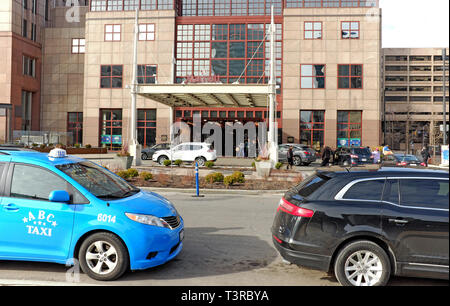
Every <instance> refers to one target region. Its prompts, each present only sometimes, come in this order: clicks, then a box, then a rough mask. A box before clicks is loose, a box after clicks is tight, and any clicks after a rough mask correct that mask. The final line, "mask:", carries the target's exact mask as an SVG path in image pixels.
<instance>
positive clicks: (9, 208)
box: [2, 204, 19, 211]
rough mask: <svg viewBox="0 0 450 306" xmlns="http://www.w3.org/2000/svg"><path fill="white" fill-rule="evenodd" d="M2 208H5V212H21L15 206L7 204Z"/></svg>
mask: <svg viewBox="0 0 450 306" xmlns="http://www.w3.org/2000/svg"><path fill="white" fill-rule="evenodd" d="M2 206H3V210H6V211H18V210H19V207H17V206H16V205H14V204H5V205H2Z"/></svg>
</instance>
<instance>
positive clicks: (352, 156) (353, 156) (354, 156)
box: [350, 154, 359, 159]
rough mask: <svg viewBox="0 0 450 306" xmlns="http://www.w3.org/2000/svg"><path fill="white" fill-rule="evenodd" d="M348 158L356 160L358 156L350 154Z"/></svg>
mask: <svg viewBox="0 0 450 306" xmlns="http://www.w3.org/2000/svg"><path fill="white" fill-rule="evenodd" d="M350 157H351V158H355V159H358V158H359V157H358V155H355V154H350Z"/></svg>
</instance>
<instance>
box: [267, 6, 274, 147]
mask: <svg viewBox="0 0 450 306" xmlns="http://www.w3.org/2000/svg"><path fill="white" fill-rule="evenodd" d="M274 28H275V24H274V20H273V6H272V7H271V23H270V72H269V73H270V78H269V88H270V94H269V137H268V141H269V144H270V145H272V144H273V142H274V140H275V139H274V137H275V133H274V129H275V127H274V109H275V107H274V106H275V105H274V104H275V95H274V89H275V78H274V73H275V60H274V59H275V56H274V54H275V40H274V36H275V29H274Z"/></svg>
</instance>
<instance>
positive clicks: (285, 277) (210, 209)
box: [0, 192, 448, 286]
mask: <svg viewBox="0 0 450 306" xmlns="http://www.w3.org/2000/svg"><path fill="white" fill-rule="evenodd" d="M163 195H164V196H166V197H167V198H168V199H170V200H171V201H172V202H173V203H174V204H175V206H176V207H177V209H178V211H179V212H180V214H181V215H182V216H183V218H184V220H185V231H186V238H185V240H184V248H183V250H182V252H181V253H180V254H179V255H178V257H177V258H176V259H175V260H173V261H171V262H169V263H167V264H165V265H163V266H160V267H157V268H153V269H149V270H145V271H138V272H128V273H126V274H125V276H124V277H122V278H121V279H119V280H118V281H115V282H112V283H101V282H97V281H94V280H91V279H90V278H88V277H87V276H86V275H84V274H82V273H81V274H77V273H75V274H72V275H71V274H69V273H68V272H72V271H74V269H73V268H68V267H65V266H63V265H57V264H47V263H30V262H8V261H0V286H1V285H134V286H139V285H158V286H171V285H178V286H219V285H221V286H270V285H273V286H304V285H308V286H337V285H339V284H338V283H337V281H336V279H335V278H334V277H333V276H332V275H328V274H327V273H324V272H320V271H313V270H309V269H305V268H300V267H298V266H296V265H288V264H285V263H284V262H283V261H282V259H281V257H280V256H279V255H278V253H277V252H276V250H275V249H274V247H273V245H272V241H271V234H270V227H271V225H272V221H273V217H274V215H275V210H276V207H277V203H278V201H279V199H280V195H277V194H269V193H267V194H260V195H246V196H242V195H239V194H226V193H222V194H207V195H205V197H203V198H194V197H192V196H191V195H190V194H186V193H178V192H177V193H163ZM75 270H76V269H75ZM67 280H69V282H68V281H67ZM389 285H425V286H440V285H442V286H446V285H448V282H447V281H440V280H428V279H413V278H411V279H409V278H398V277H394V278H393V279H392V280H391V281H390V283H389Z"/></svg>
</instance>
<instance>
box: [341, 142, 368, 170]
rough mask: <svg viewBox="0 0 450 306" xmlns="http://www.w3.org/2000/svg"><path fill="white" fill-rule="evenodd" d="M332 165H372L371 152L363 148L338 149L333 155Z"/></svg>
mask: <svg viewBox="0 0 450 306" xmlns="http://www.w3.org/2000/svg"><path fill="white" fill-rule="evenodd" d="M333 164H335V165H340V166H357V165H361V164H373V156H372V152H371V151H370V149H369V148H364V147H362V148H359V147H358V148H356V147H340V148H337V150H336V151H335V152H334V154H333Z"/></svg>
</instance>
